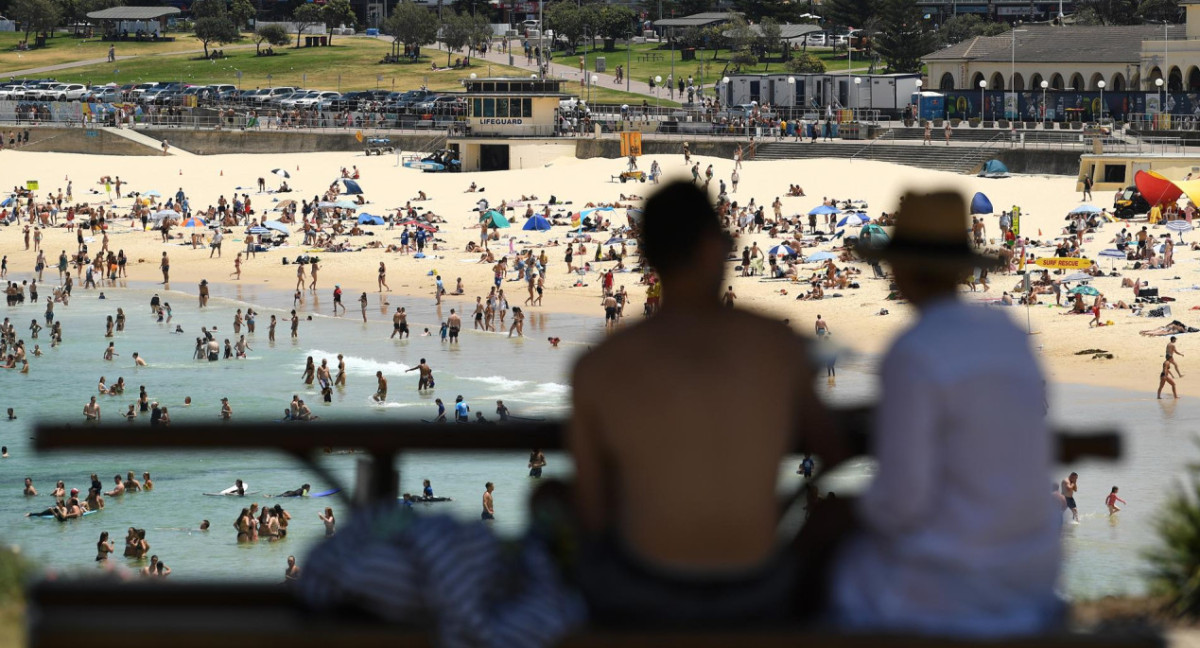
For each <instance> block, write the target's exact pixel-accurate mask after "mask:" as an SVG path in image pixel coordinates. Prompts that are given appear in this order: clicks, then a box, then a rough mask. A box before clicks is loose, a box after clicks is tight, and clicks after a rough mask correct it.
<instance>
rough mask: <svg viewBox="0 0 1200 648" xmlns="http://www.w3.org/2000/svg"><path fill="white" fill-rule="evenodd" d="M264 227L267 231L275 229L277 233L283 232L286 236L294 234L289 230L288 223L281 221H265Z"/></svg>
mask: <svg viewBox="0 0 1200 648" xmlns="http://www.w3.org/2000/svg"><path fill="white" fill-rule="evenodd" d="M262 226H263V227H265V228H267V229H273V230H275V231H276V232H283V233H284V234H291V233H292V230H290V229H288V226H287V223H284V222H281V221H264V222H263V224H262Z"/></svg>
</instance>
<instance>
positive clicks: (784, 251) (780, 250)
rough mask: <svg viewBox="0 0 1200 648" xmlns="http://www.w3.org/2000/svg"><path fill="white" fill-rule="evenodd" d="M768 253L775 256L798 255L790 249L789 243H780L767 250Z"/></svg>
mask: <svg viewBox="0 0 1200 648" xmlns="http://www.w3.org/2000/svg"><path fill="white" fill-rule="evenodd" d="M767 252H768V253H770V254H774V255H775V256H793V255H795V254H796V251H795V250H793V249H792V248H791V247H789V246H788V244H787V243H780V244H779V245H776V246H775V247H773V248H771V249H770V250H767Z"/></svg>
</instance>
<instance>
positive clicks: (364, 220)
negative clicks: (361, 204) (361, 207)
mask: <svg viewBox="0 0 1200 648" xmlns="http://www.w3.org/2000/svg"><path fill="white" fill-rule="evenodd" d="M358 224H359V225H383V219H382V218H380V217H379V216H372V215H370V214H368V213H366V212H363V213H362V214H359V216H358Z"/></svg>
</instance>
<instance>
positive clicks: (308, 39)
mask: <svg viewBox="0 0 1200 648" xmlns="http://www.w3.org/2000/svg"><path fill="white" fill-rule="evenodd" d="M314 40H315V39H314V38H313V37H312V36H305V37H304V46H305V47H312V46H313V41H314Z"/></svg>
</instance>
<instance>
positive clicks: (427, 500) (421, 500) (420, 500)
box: [396, 497, 454, 504]
mask: <svg viewBox="0 0 1200 648" xmlns="http://www.w3.org/2000/svg"><path fill="white" fill-rule="evenodd" d="M396 499H398V500H403V499H404V498H403V497H397V498H396ZM453 501H454V498H453V497H414V498H413V499H412V502H413V504H436V503H438V502H453Z"/></svg>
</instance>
